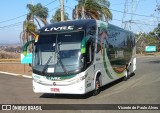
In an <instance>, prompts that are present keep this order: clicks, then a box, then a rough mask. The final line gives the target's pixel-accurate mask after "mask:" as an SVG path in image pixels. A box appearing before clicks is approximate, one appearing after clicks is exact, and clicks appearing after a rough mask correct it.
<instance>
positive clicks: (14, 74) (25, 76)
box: [0, 71, 32, 78]
mask: <svg viewBox="0 0 160 113" xmlns="http://www.w3.org/2000/svg"><path fill="white" fill-rule="evenodd" d="M0 73H2V74H7V75H13V76H21V77H24V78H32V76H28V75H22V74H16V73H9V72H4V71H0Z"/></svg>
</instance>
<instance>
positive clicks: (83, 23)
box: [39, 19, 96, 34]
mask: <svg viewBox="0 0 160 113" xmlns="http://www.w3.org/2000/svg"><path fill="white" fill-rule="evenodd" d="M90 24H91V25H93V24H96V20H94V19H85V20H73V21H65V22H57V23H53V24H48V25H46V26H44V27H43V28H41V29H40V30H39V33H40V34H41V33H42V34H43V33H44V34H47V33H57V32H65V31H75V30H85V29H86V27H87V26H88V25H90Z"/></svg>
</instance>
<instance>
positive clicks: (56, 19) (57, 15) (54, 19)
mask: <svg viewBox="0 0 160 113" xmlns="http://www.w3.org/2000/svg"><path fill="white" fill-rule="evenodd" d="M68 19H69V17H68V13H67V12H65V13H64V20H68ZM60 21H61V9H60V8H59V9H57V10H56V12H55V15H54V16H52V19H51V20H50V22H51V23H54V22H60Z"/></svg>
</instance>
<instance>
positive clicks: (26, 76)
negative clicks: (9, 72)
mask: <svg viewBox="0 0 160 113" xmlns="http://www.w3.org/2000/svg"><path fill="white" fill-rule="evenodd" d="M22 77H25V78H32V76H28V75H22Z"/></svg>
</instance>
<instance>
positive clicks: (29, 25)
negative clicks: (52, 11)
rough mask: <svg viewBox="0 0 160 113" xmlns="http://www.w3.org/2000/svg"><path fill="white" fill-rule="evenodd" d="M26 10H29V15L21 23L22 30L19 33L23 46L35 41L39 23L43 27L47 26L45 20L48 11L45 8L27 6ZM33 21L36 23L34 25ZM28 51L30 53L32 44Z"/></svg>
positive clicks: (39, 5)
mask: <svg viewBox="0 0 160 113" xmlns="http://www.w3.org/2000/svg"><path fill="white" fill-rule="evenodd" d="M27 9H28V10H29V13H28V14H27V17H26V19H25V21H24V22H23V30H22V32H21V33H20V40H21V41H22V42H23V44H25V43H27V42H29V41H32V40H33V39H35V37H36V34H37V25H38V26H39V28H41V24H40V21H41V22H42V23H43V24H44V25H46V24H48V22H47V20H46V19H47V17H48V9H47V8H46V7H44V6H42V5H41V4H40V3H38V4H36V5H32V4H27ZM34 20H35V21H36V22H37V23H35V21H34ZM28 50H29V51H30V52H31V51H32V44H31V45H29V47H28Z"/></svg>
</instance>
